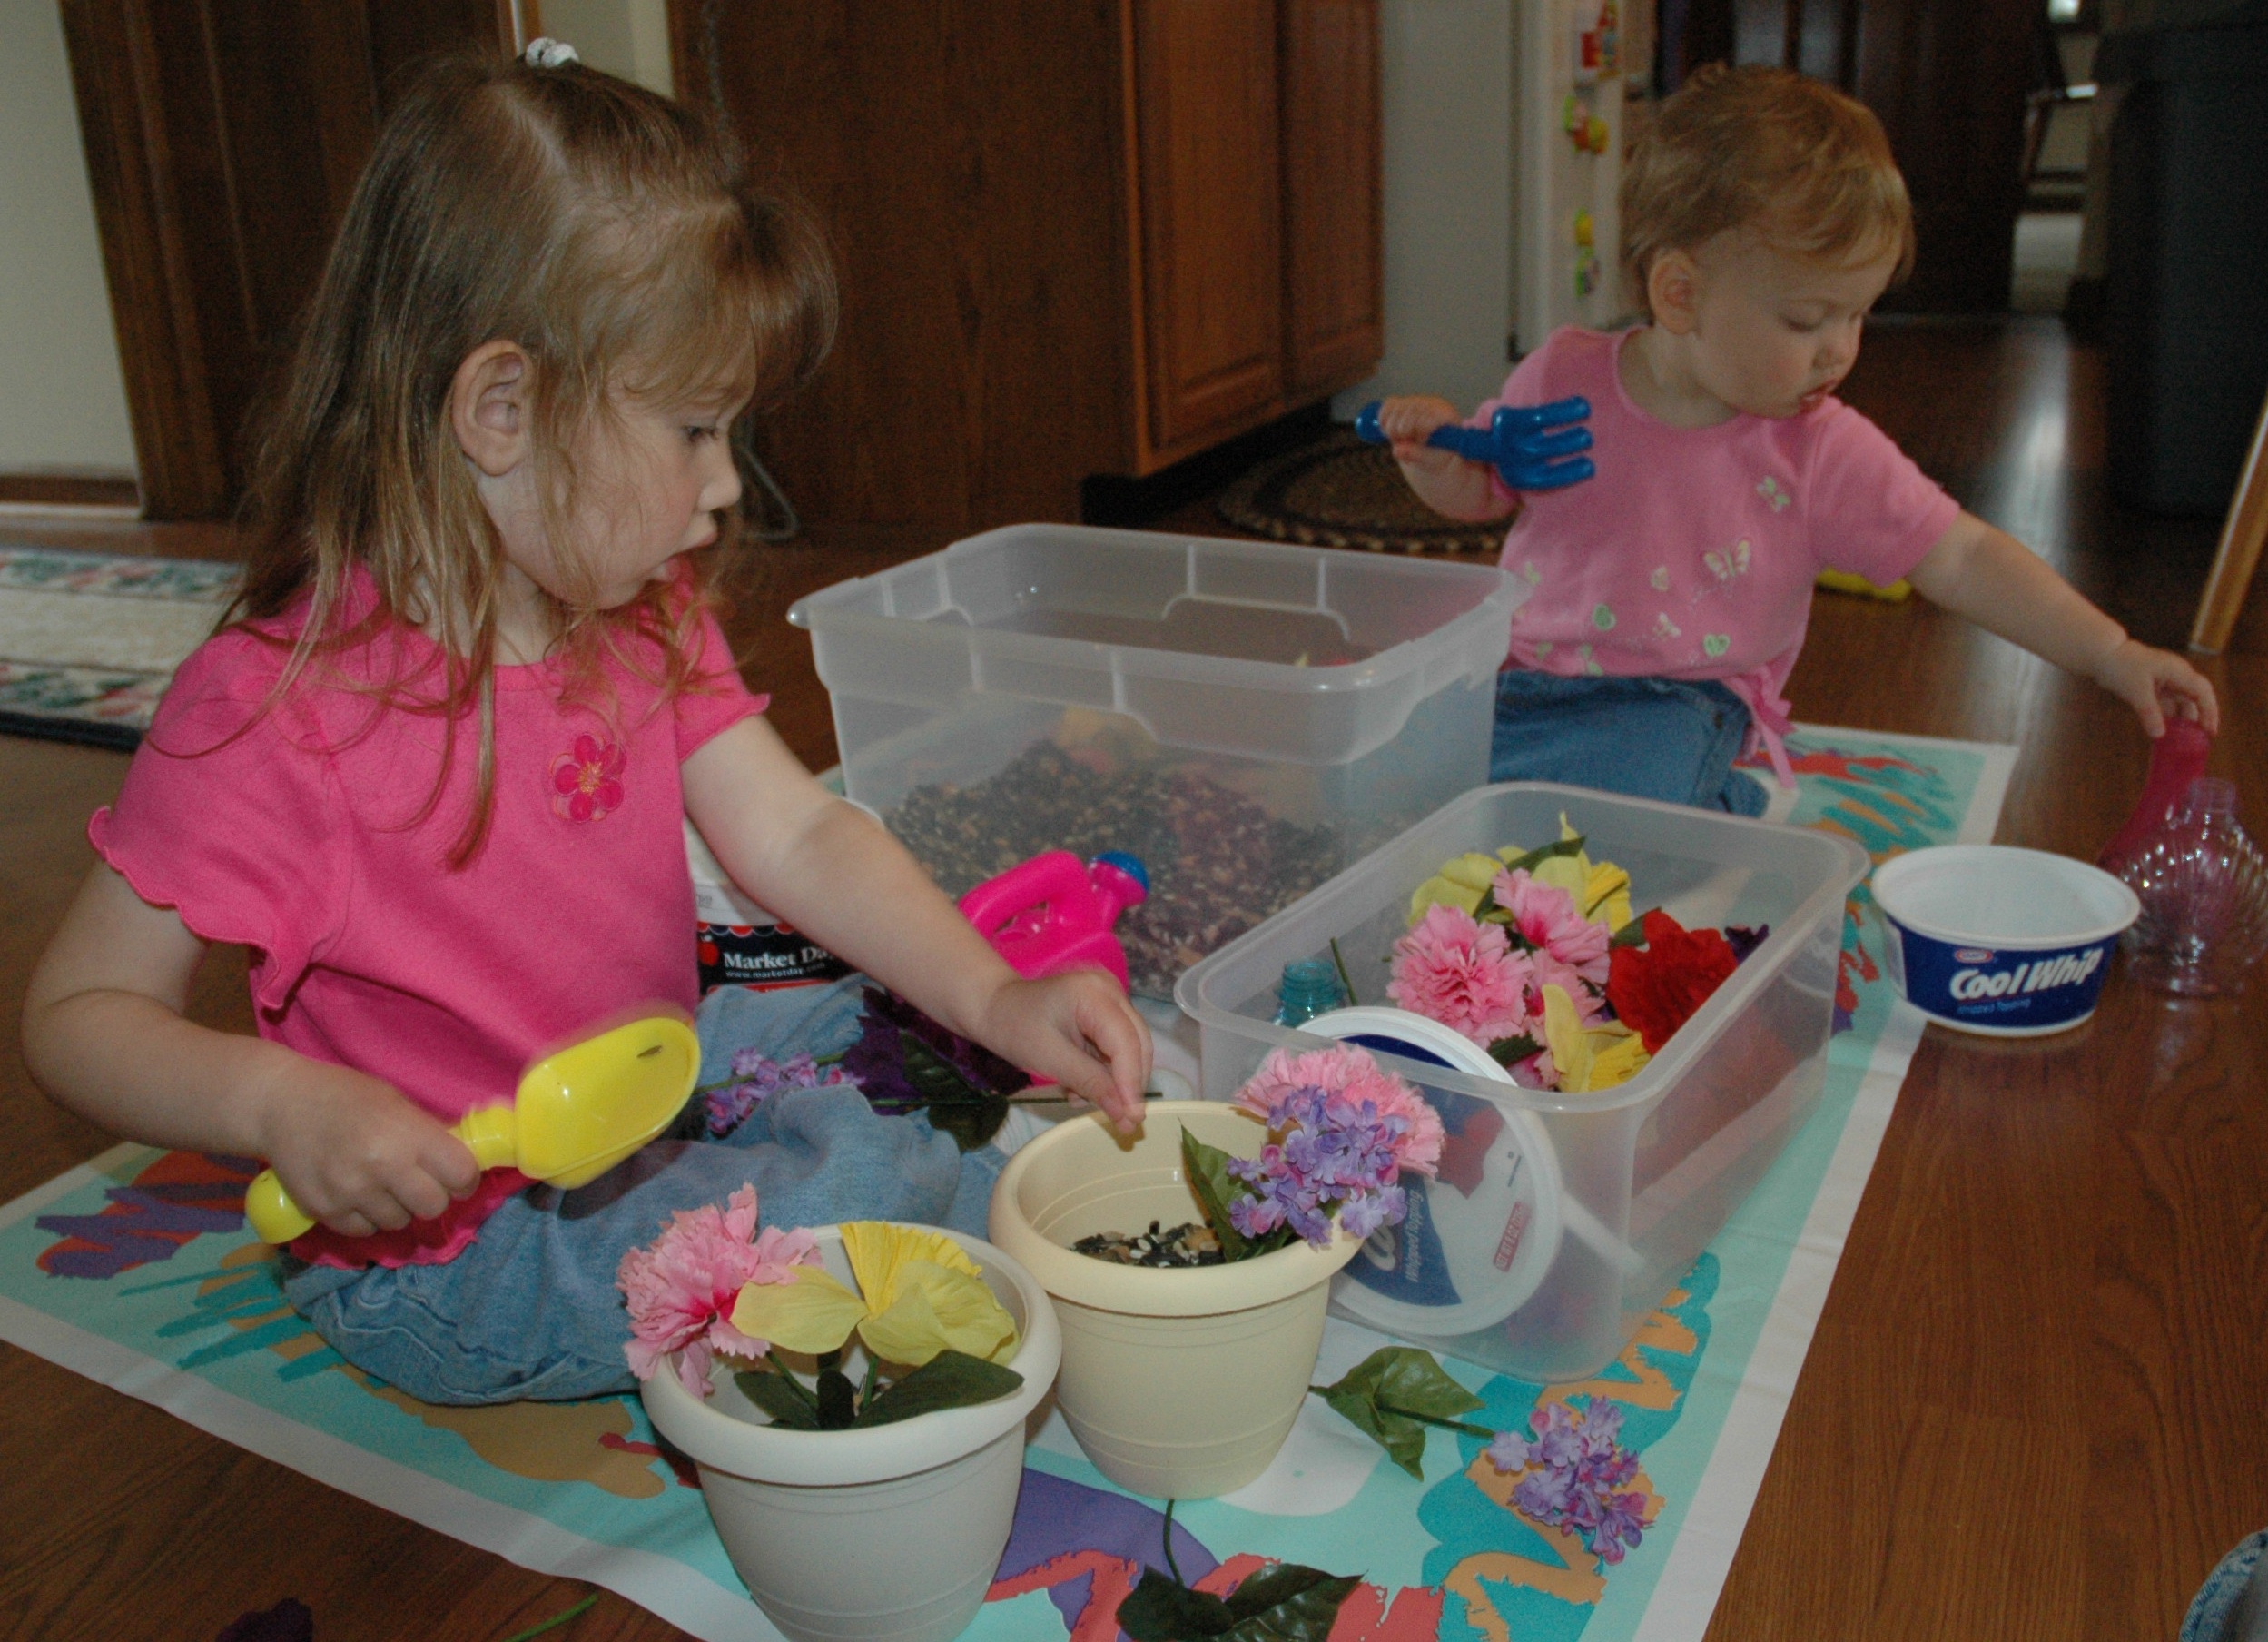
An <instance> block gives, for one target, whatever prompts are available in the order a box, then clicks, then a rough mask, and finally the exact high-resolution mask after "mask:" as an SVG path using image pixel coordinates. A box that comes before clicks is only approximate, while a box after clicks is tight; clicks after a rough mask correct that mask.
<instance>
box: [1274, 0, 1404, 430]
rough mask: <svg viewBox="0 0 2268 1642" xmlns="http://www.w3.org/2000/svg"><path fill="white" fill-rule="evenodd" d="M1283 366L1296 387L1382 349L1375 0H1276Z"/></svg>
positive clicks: (1337, 375)
mask: <svg viewBox="0 0 2268 1642" xmlns="http://www.w3.org/2000/svg"><path fill="white" fill-rule="evenodd" d="M1282 40H1283V45H1282V50H1283V67H1284V73H1283V87H1284V109H1283V132H1284V374H1285V390H1286V391H1287V393H1289V394H1291V395H1293V396H1294V397H1297V396H1299V395H1301V394H1305V393H1314V392H1326V391H1330V390H1332V389H1334V388H1338V387H1343V386H1345V385H1346V384H1347V383H1348V382H1353V381H1361V380H1362V379H1363V378H1364V377H1365V376H1367V375H1368V374H1369V373H1370V371H1371V369H1372V367H1374V366H1375V365H1376V363H1377V362H1378V357H1379V355H1380V354H1382V353H1383V352H1384V351H1385V293H1384V287H1383V274H1382V268H1381V264H1382V262H1384V258H1383V256H1382V255H1381V254H1380V249H1379V247H1380V242H1381V238H1382V233H1383V230H1382V227H1381V224H1380V222H1379V174H1378V171H1379V163H1380V162H1379V153H1378V148H1379V142H1378V133H1379V109H1378V0H1283V36H1282Z"/></svg>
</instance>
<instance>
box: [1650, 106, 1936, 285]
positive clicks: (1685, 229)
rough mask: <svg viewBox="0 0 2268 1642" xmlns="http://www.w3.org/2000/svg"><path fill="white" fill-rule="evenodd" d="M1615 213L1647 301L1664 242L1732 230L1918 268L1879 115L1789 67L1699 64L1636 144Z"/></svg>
mask: <svg viewBox="0 0 2268 1642" xmlns="http://www.w3.org/2000/svg"><path fill="white" fill-rule="evenodd" d="M1732 228H1750V229H1753V230H1755V231H1756V232H1758V233H1759V234H1760V235H1761V236H1762V237H1763V239H1764V240H1765V242H1767V243H1769V244H1770V245H1771V246H1772V247H1773V248H1774V249H1775V250H1778V251H1780V252H1785V253H1787V254H1790V255H1793V256H1798V257H1801V258H1804V259H1806V260H1807V261H1817V262H1832V263H1842V262H1848V261H1850V260H1852V259H1853V258H1856V257H1860V256H1865V255H1867V254H1869V253H1870V252H1875V251H1876V250H1877V249H1878V248H1879V249H1881V250H1889V249H1893V248H1894V249H1895V250H1896V252H1897V253H1898V272H1897V274H1896V275H1895V278H1897V279H1900V280H1902V279H1904V278H1905V277H1906V276H1907V274H1908V273H1909V272H1912V271H1913V266H1914V213H1913V207H1912V204H1911V203H1909V202H1908V199H1907V197H1906V179H1905V178H1904V177H1902V176H1900V175H1899V174H1898V162H1897V161H1895V160H1894V159H1892V158H1891V157H1890V142H1889V139H1888V137H1887V136H1885V135H1884V134H1883V132H1882V123H1881V121H1879V120H1878V119H1876V118H1875V117H1874V114H1873V111H1872V110H1870V109H1869V108H1868V107H1867V106H1866V105H1865V104H1862V103H1859V102H1856V101H1854V100H1853V99H1851V98H1849V97H1847V96H1845V95H1844V94H1842V93H1841V92H1839V91H1837V90H1836V89H1835V88H1834V87H1833V86H1831V85H1828V84H1823V83H1822V82H1820V81H1818V80H1812V79H1808V78H1806V77H1805V76H1804V75H1802V74H1795V73H1793V72H1791V71H1790V70H1788V69H1784V68H1765V67H1747V68H1728V67H1726V66H1725V65H1724V64H1716V63H1712V64H1708V65H1707V66H1705V67H1703V68H1701V69H1700V70H1699V71H1697V72H1696V73H1695V74H1693V76H1692V77H1691V79H1690V80H1688V81H1687V82H1686V83H1685V84H1684V86H1683V87H1682V88H1681V90H1680V91H1679V92H1678V93H1677V94H1675V95H1674V96H1671V98H1669V99H1668V100H1667V101H1666V102H1664V103H1663V104H1662V107H1661V109H1660V111H1659V112H1658V113H1657V114H1656V115H1655V118H1654V123H1653V125H1652V129H1650V130H1649V131H1648V132H1647V133H1646V134H1645V135H1644V136H1642V137H1641V138H1640V139H1639V142H1638V146H1637V148H1636V149H1635V150H1634V151H1633V152H1632V154H1631V158H1630V164H1629V166H1628V167H1627V168H1626V169H1625V170H1624V171H1623V173H1622V279H1623V282H1624V285H1625V287H1626V289H1627V291H1628V293H1629V296H1630V298H1631V300H1632V302H1636V303H1637V304H1638V305H1639V306H1640V307H1642V308H1647V309H1649V310H1650V311H1651V304H1650V303H1649V302H1648V301H1647V297H1646V279H1647V276H1648V275H1649V274H1650V273H1652V271H1653V264H1654V262H1655V261H1656V260H1657V259H1658V258H1660V257H1661V255H1662V252H1666V251H1688V252H1690V251H1693V250H1695V249H1697V248H1698V247H1699V246H1701V244H1702V243H1703V242H1706V241H1708V240H1711V239H1713V238H1714V237H1715V236H1716V235H1718V234H1720V233H1722V232H1725V231H1726V230H1728V229H1732Z"/></svg>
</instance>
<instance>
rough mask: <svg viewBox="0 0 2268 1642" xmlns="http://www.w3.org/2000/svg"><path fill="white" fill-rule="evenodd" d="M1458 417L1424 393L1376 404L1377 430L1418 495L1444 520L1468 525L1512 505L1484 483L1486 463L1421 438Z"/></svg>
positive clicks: (1499, 516)
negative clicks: (1464, 522)
mask: <svg viewBox="0 0 2268 1642" xmlns="http://www.w3.org/2000/svg"><path fill="white" fill-rule="evenodd" d="M1456 420H1458V417H1457V408H1456V407H1455V406H1454V405H1453V404H1451V403H1450V402H1449V401H1447V400H1445V399H1436V398H1435V397H1434V396H1433V395H1432V394H1429V393H1411V394H1402V395H1398V396H1396V397H1395V398H1393V399H1389V400H1385V401H1382V402H1381V403H1380V405H1379V406H1378V430H1379V431H1380V432H1382V433H1384V434H1385V436H1386V439H1387V440H1388V442H1389V443H1391V444H1392V445H1393V447H1394V460H1395V461H1397V462H1399V463H1401V464H1402V477H1403V478H1404V479H1406V480H1409V485H1410V489H1411V490H1414V491H1415V492H1416V493H1417V500H1420V501H1422V502H1424V503H1425V505H1426V506H1427V507H1429V508H1431V509H1433V510H1434V511H1435V512H1436V513H1438V514H1440V515H1441V516H1442V517H1443V518H1445V519H1464V520H1465V521H1467V522H1468V523H1472V524H1479V523H1481V522H1483V521H1484V520H1486V519H1502V518H1504V516H1505V515H1506V514H1508V513H1510V512H1511V511H1512V508H1511V506H1510V505H1509V504H1507V503H1506V502H1505V501H1504V498H1503V497H1502V496H1501V495H1499V494H1498V492H1497V490H1496V488H1495V487H1494V485H1492V484H1491V483H1489V471H1488V464H1487V463H1485V462H1476V461H1467V460H1465V459H1464V457H1462V456H1459V455H1458V454H1457V453H1456V452H1455V451H1454V450H1435V448H1434V447H1433V446H1431V445H1429V444H1427V443H1426V442H1425V441H1426V440H1427V439H1429V438H1431V437H1432V435H1433V431H1434V430H1435V429H1436V428H1440V427H1445V426H1446V425H1447V424H1449V423H1451V422H1454V421H1456Z"/></svg>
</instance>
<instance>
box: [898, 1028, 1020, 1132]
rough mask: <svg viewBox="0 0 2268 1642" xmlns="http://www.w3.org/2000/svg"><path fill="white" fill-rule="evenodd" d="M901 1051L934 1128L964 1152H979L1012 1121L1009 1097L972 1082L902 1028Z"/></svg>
mask: <svg viewBox="0 0 2268 1642" xmlns="http://www.w3.org/2000/svg"><path fill="white" fill-rule="evenodd" d="M898 1048H899V1051H900V1053H901V1054H902V1057H903V1059H904V1062H905V1081H906V1083H908V1084H909V1085H911V1086H912V1090H913V1092H914V1093H916V1094H918V1095H920V1096H921V1097H922V1110H923V1111H925V1112H926V1113H928V1114H929V1121H930V1124H931V1126H932V1128H936V1129H942V1130H943V1131H944V1132H945V1133H947V1134H950V1135H952V1137H953V1139H954V1140H955V1141H956V1142H959V1144H960V1147H961V1150H962V1151H963V1152H973V1151H975V1150H976V1149H977V1148H978V1147H979V1146H981V1145H983V1144H984V1143H985V1142H987V1141H989V1140H991V1138H992V1137H993V1136H994V1135H996V1134H998V1133H1000V1132H1001V1124H1002V1123H1006V1122H1007V1121H1008V1097H1007V1095H1005V1094H1003V1093H1001V1092H1000V1091H999V1090H997V1089H987V1088H984V1087H983V1086H981V1084H977V1083H971V1082H970V1081H969V1078H968V1074H967V1073H963V1072H962V1071H961V1068H960V1067H958V1066H956V1065H954V1064H953V1063H952V1062H951V1061H949V1060H947V1059H946V1058H945V1057H944V1056H943V1055H942V1054H940V1053H937V1051H936V1050H934V1049H932V1048H931V1047H930V1046H929V1045H928V1044H925V1043H923V1042H922V1040H921V1039H920V1038H919V1037H916V1036H915V1035H914V1034H912V1033H911V1032H908V1031H907V1030H906V1029H905V1028H904V1027H902V1026H901V1027H900V1028H899V1029H898Z"/></svg>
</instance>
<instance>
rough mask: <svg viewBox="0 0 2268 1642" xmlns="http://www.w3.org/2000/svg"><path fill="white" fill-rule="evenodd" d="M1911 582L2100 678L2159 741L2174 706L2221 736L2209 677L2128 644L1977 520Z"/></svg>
mask: <svg viewBox="0 0 2268 1642" xmlns="http://www.w3.org/2000/svg"><path fill="white" fill-rule="evenodd" d="M1908 580H1910V581H1911V582H1912V583H1913V584H1914V586H1915V587H1916V588H1918V589H1920V591H1921V594H1922V596H1923V597H1924V598H1928V599H1929V600H1930V601H1931V602H1933V603H1936V604H1940V605H1943V606H1944V607H1945V608H1947V609H1948V610H1952V611H1954V612H1956V613H1957V614H1958V615H1962V616H1966V617H1967V618H1969V620H1971V621H1973V622H1975V623H1976V624H1977V626H1978V627H1980V628H1985V629H1986V630H1987V632H1992V633H1997V634H1998V635H1999V636H2000V637H2001V638H2006V639H2007V640H2008V641H2009V642H2010V643H2011V644H2019V645H2022V646H2023V647H2024V648H2026V649H2027V650H2029V651H2031V652H2032V653H2033V654H2034V655H2035V656H2039V657H2043V658H2046V660H2049V661H2052V662H2054V663H2055V664H2056V666H2057V667H2059V668H2065V669H2066V671H2069V672H2074V673H2077V674H2079V675H2080V676H2081V677H2083V678H2092V679H2094V680H2095V682H2096V683H2097V684H2100V685H2101V686H2102V687H2104V688H2105V689H2106V690H2108V691H2110V692H2111V694H2113V695H2114V696H2116V697H2119V698H2120V699H2121V700H2123V701H2125V703H2126V705H2127V706H2129V707H2133V708H2134V710H2135V717H2137V718H2139V719H2141V720H2142V727H2143V728H2144V729H2145V730H2146V731H2147V732H2148V733H2149V734H2150V735H2151V736H2152V737H2157V736H2160V735H2163V734H2164V731H2165V713H2166V710H2167V708H2168V707H2173V708H2174V710H2176V711H2179V712H2183V713H2185V714H2187V715H2189V716H2191V717H2195V718H2196V719H2197V720H2198V721H2199V722H2200V723H2201V724H2203V725H2204V727H2205V730H2206V732H2207V733H2208V734H2217V733H2218V731H2219V729H2220V727H2221V708H2220V704H2219V703H2218V702H2217V701H2215V699H2214V693H2213V686H2212V684H2211V683H2210V682H2209V681H2208V680H2207V679H2206V678H2205V677H2204V674H2202V673H2200V672H2198V670H2197V669H2196V668H2194V667H2192V666H2190V665H2189V663H2188V662H2186V661H2184V660H2183V659H2182V658H2180V657H2179V656H2176V655H2174V653H2173V652H2172V651H2170V650H2160V649H2155V648H2152V647H2150V646H2149V645H2146V644H2142V643H2138V642H2137V641H2135V639H2133V638H2128V637H2127V635H2126V629H2125V628H2122V627H2120V626H2119V625H2118V623H2116V622H2115V621H2113V620H2112V619H2111V618H2109V617H2108V616H2105V614H2104V613H2103V612H2102V611H2101V610H2098V609H2096V608H2095V606H2094V605H2092V604H2090V603H2088V602H2087V600H2086V598H2084V597H2083V596H2082V595H2081V594H2080V592H2079V590H2078V589H2076V588H2074V587H2073V586H2072V585H2071V584H2070V583H2069V582H2067V581H2066V580H2065V579H2063V578H2062V577H2060V576H2058V575H2056V572H2055V571H2054V570H2052V569H2049V568H2048V567H2047V564H2046V561H2045V560H2043V559H2041V558H2040V557H2039V555H2037V554H2036V553H2035V552H2033V551H2032V550H2031V549H2029V548H2027V547H2026V546H2025V545H2024V544H2023V543H2022V542H2020V541H2018V540H2017V539H2016V538H2015V537H2013V536H2011V535H2009V534H2008V533H2007V531H2005V530H2000V529H1995V528H1994V527H1993V526H1991V525H1988V524H1987V523H1986V522H1985V521H1984V520H1983V519H1978V518H1977V517H1976V515H1974V514H1972V513H1963V514H1962V515H1961V516H1960V517H1959V518H1958V519H1955V520H1954V521H1953V524H1952V526H1951V528H1949V529H1948V530H1947V531H1946V533H1945V534H1944V535H1943V536H1941V537H1939V538H1938V541H1937V545H1936V546H1934V547H1932V548H1931V549H1929V551H1928V555H1927V556H1926V557H1924V559H1922V561H1921V563H1919V564H1918V565H1917V566H1915V567H1914V569H1913V571H1912V572H1911V574H1910V575H1909V576H1908Z"/></svg>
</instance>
